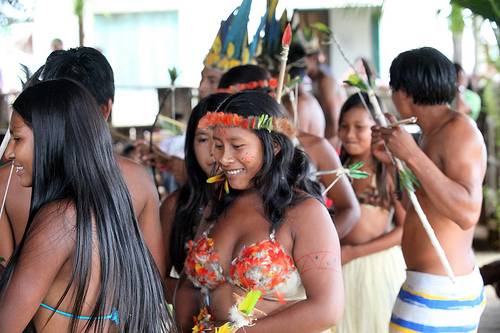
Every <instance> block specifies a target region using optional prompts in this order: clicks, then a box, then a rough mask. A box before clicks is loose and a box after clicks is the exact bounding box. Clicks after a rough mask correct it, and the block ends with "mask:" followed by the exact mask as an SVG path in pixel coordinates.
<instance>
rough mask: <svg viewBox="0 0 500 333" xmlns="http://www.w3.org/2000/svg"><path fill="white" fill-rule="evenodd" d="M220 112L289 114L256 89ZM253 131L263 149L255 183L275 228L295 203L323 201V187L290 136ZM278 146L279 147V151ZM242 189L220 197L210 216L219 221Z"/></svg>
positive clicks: (231, 99)
mask: <svg viewBox="0 0 500 333" xmlns="http://www.w3.org/2000/svg"><path fill="white" fill-rule="evenodd" d="M218 111H220V112H224V113H236V114H238V115H240V116H243V117H250V116H255V117H259V116H261V115H268V116H271V117H273V118H284V117H285V115H284V112H283V110H282V109H281V107H280V105H279V104H278V103H277V102H276V101H275V100H274V98H272V97H271V96H269V95H268V94H266V93H263V92H260V91H254V90H247V91H244V92H240V93H237V94H234V95H232V96H231V97H229V98H228V99H226V100H225V101H224V103H222V105H221V106H220V107H219V109H218ZM253 131H254V133H255V134H256V135H257V137H258V138H259V139H260V141H261V144H262V148H263V165H262V168H261V169H260V171H259V172H258V173H257V174H256V175H255V177H254V178H253V185H254V186H255V188H256V189H257V190H258V191H259V193H260V196H261V198H262V202H263V205H264V211H265V214H266V217H267V219H268V220H269V222H270V223H271V229H278V228H279V226H280V225H281V223H282V222H283V218H284V216H285V211H286V210H287V209H288V208H290V207H291V206H293V205H296V204H297V203H299V202H301V201H303V200H304V199H306V198H308V197H314V198H316V199H317V200H318V201H320V202H322V203H323V197H322V196H321V189H320V186H319V185H318V183H316V182H314V181H312V180H311V179H310V178H309V170H310V169H309V168H310V162H309V158H308V157H307V155H306V153H305V152H304V151H303V150H301V149H299V148H298V147H295V146H294V144H293V142H292V141H291V139H290V138H289V137H287V136H286V135H284V134H282V133H279V132H275V131H271V132H269V131H267V130H265V129H260V130H253ZM275 147H279V151H278V152H277V153H275ZM241 192H242V191H236V190H234V189H231V190H230V191H229V193H228V194H225V195H223V196H221V199H220V200H216V203H215V205H214V209H213V213H212V215H211V217H210V219H212V220H216V219H217V218H218V217H219V216H220V215H221V214H223V213H224V211H225V210H226V209H227V208H228V207H229V206H230V205H231V203H232V202H233V201H234V200H235V199H236V198H237V197H238V195H239V194H240V193H241Z"/></svg>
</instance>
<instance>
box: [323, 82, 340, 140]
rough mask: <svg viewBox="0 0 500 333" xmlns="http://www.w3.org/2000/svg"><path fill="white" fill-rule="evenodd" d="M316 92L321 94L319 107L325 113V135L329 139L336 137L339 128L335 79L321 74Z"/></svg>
mask: <svg viewBox="0 0 500 333" xmlns="http://www.w3.org/2000/svg"><path fill="white" fill-rule="evenodd" d="M318 92H319V95H320V96H321V107H322V108H323V112H324V113H325V121H326V128H325V137H326V138H328V139H330V138H334V137H337V135H338V132H339V128H338V123H339V105H338V104H339V103H338V101H337V97H336V84H335V81H334V80H333V79H332V78H331V77H328V76H326V75H325V76H323V77H322V78H321V79H320V82H319V84H318Z"/></svg>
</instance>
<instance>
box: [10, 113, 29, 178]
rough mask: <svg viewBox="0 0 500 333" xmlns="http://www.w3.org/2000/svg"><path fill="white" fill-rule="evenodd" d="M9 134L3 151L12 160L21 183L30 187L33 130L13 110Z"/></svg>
mask: <svg viewBox="0 0 500 333" xmlns="http://www.w3.org/2000/svg"><path fill="white" fill-rule="evenodd" d="M10 134H11V139H10V142H9V145H8V147H7V151H6V152H5V153H6V156H7V157H8V158H9V159H10V160H13V162H14V170H15V172H16V176H18V177H19V180H20V183H21V185H22V186H24V187H30V186H31V185H32V170H33V154H34V153H33V151H34V139H33V131H32V130H31V128H30V127H29V126H28V125H26V123H25V122H24V120H23V118H22V117H21V116H20V115H19V114H18V113H17V112H15V111H14V112H13V113H12V118H11V121H10Z"/></svg>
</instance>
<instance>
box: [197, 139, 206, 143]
mask: <svg viewBox="0 0 500 333" xmlns="http://www.w3.org/2000/svg"><path fill="white" fill-rule="evenodd" d="M207 141H208V139H205V138H201V139H198V143H204V142H207Z"/></svg>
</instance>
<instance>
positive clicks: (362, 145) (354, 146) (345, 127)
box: [339, 106, 375, 156]
mask: <svg viewBox="0 0 500 333" xmlns="http://www.w3.org/2000/svg"><path fill="white" fill-rule="evenodd" d="M374 125H375V122H374V121H373V119H372V117H371V116H370V114H369V113H368V111H366V109H365V108H364V107H362V106H356V107H353V108H352V109H349V110H348V111H347V112H346V113H345V114H344V117H343V118H342V121H341V123H340V127H339V137H340V140H341V141H342V146H343V147H344V149H345V150H346V151H347V153H348V154H349V155H351V156H357V155H364V154H369V153H370V148H371V147H370V146H371V142H372V130H371V127H372V126H374Z"/></svg>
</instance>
